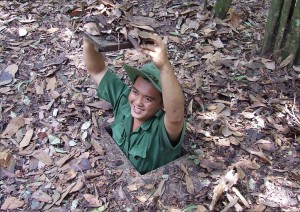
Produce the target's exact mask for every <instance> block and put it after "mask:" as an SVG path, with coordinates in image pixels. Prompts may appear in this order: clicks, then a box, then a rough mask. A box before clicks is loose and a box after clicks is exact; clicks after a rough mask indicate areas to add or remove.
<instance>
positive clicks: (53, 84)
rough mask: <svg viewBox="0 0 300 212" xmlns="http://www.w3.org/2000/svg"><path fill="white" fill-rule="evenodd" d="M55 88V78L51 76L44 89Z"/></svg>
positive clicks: (51, 89)
mask: <svg viewBox="0 0 300 212" xmlns="http://www.w3.org/2000/svg"><path fill="white" fill-rule="evenodd" d="M55 88H56V78H55V77H52V78H50V79H49V80H48V84H47V87H46V90H50V91H54V90H55Z"/></svg>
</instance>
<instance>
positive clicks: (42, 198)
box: [31, 190, 52, 203]
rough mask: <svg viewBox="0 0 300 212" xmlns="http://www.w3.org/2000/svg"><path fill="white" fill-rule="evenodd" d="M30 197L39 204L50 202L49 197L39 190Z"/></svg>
mask: <svg viewBox="0 0 300 212" xmlns="http://www.w3.org/2000/svg"><path fill="white" fill-rule="evenodd" d="M31 197H32V198H33V199H36V200H37V201H40V202H48V203H51V202H52V198H51V196H49V195H48V194H46V193H45V192H43V191H41V190H37V191H35V192H34V193H33V194H32V196H31Z"/></svg>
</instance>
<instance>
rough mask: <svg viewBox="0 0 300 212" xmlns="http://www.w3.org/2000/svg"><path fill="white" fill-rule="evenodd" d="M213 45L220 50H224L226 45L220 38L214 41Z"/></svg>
mask: <svg viewBox="0 0 300 212" xmlns="http://www.w3.org/2000/svg"><path fill="white" fill-rule="evenodd" d="M212 45H213V46H214V47H216V48H218V49H220V48H224V44H223V43H222V41H221V40H220V38H218V39H217V40H213V41H212Z"/></svg>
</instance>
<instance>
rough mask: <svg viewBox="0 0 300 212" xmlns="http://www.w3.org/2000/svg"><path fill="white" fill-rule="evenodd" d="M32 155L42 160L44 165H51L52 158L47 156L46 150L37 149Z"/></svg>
mask: <svg viewBox="0 0 300 212" xmlns="http://www.w3.org/2000/svg"><path fill="white" fill-rule="evenodd" d="M32 156H33V157H35V158H36V159H38V160H39V161H41V162H43V163H44V164H45V165H49V166H50V165H52V163H53V162H52V159H51V158H50V157H49V156H48V154H47V153H46V152H44V151H43V150H41V149H39V150H36V151H35V152H34V153H33V154H32Z"/></svg>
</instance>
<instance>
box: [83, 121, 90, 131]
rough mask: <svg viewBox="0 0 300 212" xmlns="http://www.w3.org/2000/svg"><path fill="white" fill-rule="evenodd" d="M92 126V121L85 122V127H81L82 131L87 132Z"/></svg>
mask: <svg viewBox="0 0 300 212" xmlns="http://www.w3.org/2000/svg"><path fill="white" fill-rule="evenodd" d="M90 126H91V122H90V121H87V122H84V123H83V125H82V126H81V130H87V129H88V128H89V127H90Z"/></svg>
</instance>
